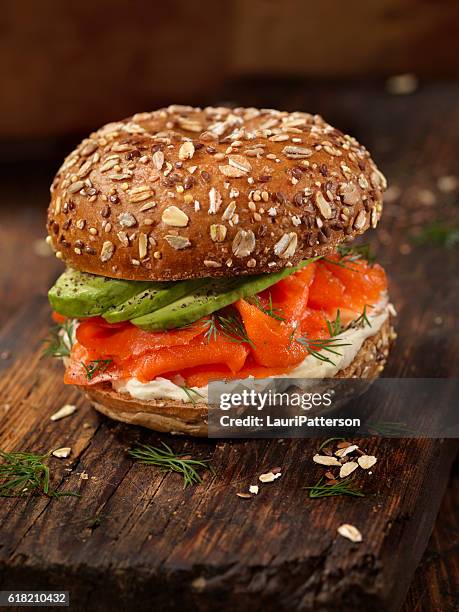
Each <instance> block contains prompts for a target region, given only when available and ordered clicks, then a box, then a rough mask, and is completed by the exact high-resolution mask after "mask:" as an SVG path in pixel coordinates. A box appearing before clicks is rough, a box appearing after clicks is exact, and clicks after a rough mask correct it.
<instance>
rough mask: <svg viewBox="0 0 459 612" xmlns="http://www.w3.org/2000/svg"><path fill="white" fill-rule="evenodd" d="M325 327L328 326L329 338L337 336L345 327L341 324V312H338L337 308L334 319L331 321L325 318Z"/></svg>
mask: <svg viewBox="0 0 459 612" xmlns="http://www.w3.org/2000/svg"><path fill="white" fill-rule="evenodd" d="M327 327H328V332H329V334H330V337H331V338H333V337H334V336H338V335H339V334H341V333H342V332H343V331H345V328H344V327H343V326H342V324H341V314H340V311H339V308H338V310H337V312H336V317H335V318H334V320H333V321H328V320H327Z"/></svg>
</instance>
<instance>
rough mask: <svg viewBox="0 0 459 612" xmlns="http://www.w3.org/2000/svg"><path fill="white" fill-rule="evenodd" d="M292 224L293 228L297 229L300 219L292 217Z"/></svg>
mask: <svg viewBox="0 0 459 612" xmlns="http://www.w3.org/2000/svg"><path fill="white" fill-rule="evenodd" d="M292 223H293V225H294V226H295V227H298V226H299V225H301V219H300V217H296V216H293V217H292Z"/></svg>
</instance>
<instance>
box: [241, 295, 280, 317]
mask: <svg viewBox="0 0 459 612" xmlns="http://www.w3.org/2000/svg"><path fill="white" fill-rule="evenodd" d="M247 301H248V302H249V304H253V305H254V306H256V307H257V308H258V309H259V310H261V312H263V313H264V314H266V315H268V316H269V317H272V318H273V319H276V321H285V317H283V316H282V315H281V314H280V313H281V312H282V311H281V310H280V309H279V308H274V307H273V298H272V295H271V293H270V294H269V304H268V306H267V307H265V306H263V304H262V303H261V301H260V298H259V297H258V295H253V296H252V297H250V298H247Z"/></svg>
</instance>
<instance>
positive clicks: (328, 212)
mask: <svg viewBox="0 0 459 612" xmlns="http://www.w3.org/2000/svg"><path fill="white" fill-rule="evenodd" d="M315 201H316V206H317V208H318V209H319V211H320V214H321V215H322V217H323V218H324V219H331V217H332V216H333V212H332V209H331V206H330V204H329V203H328V202H327V200H326V199H325V198H324V196H323V194H322V192H321V191H318V192H317V193H316V197H315Z"/></svg>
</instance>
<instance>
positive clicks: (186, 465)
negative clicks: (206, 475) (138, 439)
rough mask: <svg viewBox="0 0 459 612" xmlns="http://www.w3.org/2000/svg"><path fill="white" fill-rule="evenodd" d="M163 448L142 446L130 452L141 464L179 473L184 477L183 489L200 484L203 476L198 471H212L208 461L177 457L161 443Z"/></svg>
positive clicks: (168, 447) (183, 456)
mask: <svg viewBox="0 0 459 612" xmlns="http://www.w3.org/2000/svg"><path fill="white" fill-rule="evenodd" d="M161 445H162V447H163V448H158V447H155V446H149V445H148V444H142V445H141V446H140V447H139V448H134V449H132V450H130V451H129V454H130V455H131V457H134V459H137V461H138V462H139V463H143V464H145V465H155V466H157V467H159V468H160V469H161V470H164V471H166V472H177V473H179V474H181V475H182V476H183V488H184V489H185V488H186V487H188V486H190V485H193V484H200V483H201V482H202V478H201V476H200V475H199V474H198V472H197V469H204V470H211V471H212V468H211V467H210V465H209V462H208V461H206V460H198V459H190V458H189V457H187V456H185V455H176V454H175V453H174V452H173V450H172V449H171V448H170V446H168V445H167V444H165V443H164V442H161Z"/></svg>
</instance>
